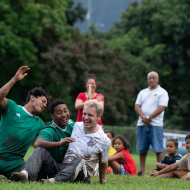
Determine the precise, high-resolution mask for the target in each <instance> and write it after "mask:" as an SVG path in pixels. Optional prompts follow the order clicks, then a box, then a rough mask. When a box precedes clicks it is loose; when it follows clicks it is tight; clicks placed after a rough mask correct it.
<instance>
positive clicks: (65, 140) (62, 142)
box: [59, 137, 75, 146]
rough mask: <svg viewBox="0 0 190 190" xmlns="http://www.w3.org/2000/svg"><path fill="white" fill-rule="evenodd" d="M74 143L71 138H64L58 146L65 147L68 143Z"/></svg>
mask: <svg viewBox="0 0 190 190" xmlns="http://www.w3.org/2000/svg"><path fill="white" fill-rule="evenodd" d="M72 142H75V139H74V138H72V137H66V138H64V139H63V140H61V141H60V143H59V146H67V145H68V144H69V143H72Z"/></svg>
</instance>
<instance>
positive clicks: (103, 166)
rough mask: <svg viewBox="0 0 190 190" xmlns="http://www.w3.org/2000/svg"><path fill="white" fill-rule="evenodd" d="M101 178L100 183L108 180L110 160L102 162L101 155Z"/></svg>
mask: <svg viewBox="0 0 190 190" xmlns="http://www.w3.org/2000/svg"><path fill="white" fill-rule="evenodd" d="M99 161H100V162H99V179H100V181H99V182H100V183H105V182H106V173H107V168H108V161H106V162H105V163H101V157H100V158H99Z"/></svg>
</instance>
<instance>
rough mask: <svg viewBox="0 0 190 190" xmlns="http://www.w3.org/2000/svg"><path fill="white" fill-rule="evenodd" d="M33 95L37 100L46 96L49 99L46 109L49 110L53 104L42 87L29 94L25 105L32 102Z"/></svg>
mask: <svg viewBox="0 0 190 190" xmlns="http://www.w3.org/2000/svg"><path fill="white" fill-rule="evenodd" d="M31 95H33V96H34V97H35V98H38V97H41V96H45V97H46V99H47V107H46V108H49V104H50V103H51V97H50V96H48V95H47V94H46V92H45V90H44V89H43V88H42V87H35V88H34V89H32V90H30V91H29V92H28V96H27V98H26V102H25V105H26V104H27V103H28V102H29V101H30V96H31Z"/></svg>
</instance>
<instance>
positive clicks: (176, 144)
mask: <svg viewBox="0 0 190 190" xmlns="http://www.w3.org/2000/svg"><path fill="white" fill-rule="evenodd" d="M168 141H171V142H173V143H174V146H175V147H176V148H178V140H177V139H168V140H167V142H168Z"/></svg>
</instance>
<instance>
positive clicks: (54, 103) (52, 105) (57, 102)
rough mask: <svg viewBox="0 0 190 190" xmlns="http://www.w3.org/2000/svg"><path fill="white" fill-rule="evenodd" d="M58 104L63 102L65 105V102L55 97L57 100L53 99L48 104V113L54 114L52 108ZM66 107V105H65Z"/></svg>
mask: <svg viewBox="0 0 190 190" xmlns="http://www.w3.org/2000/svg"><path fill="white" fill-rule="evenodd" d="M59 104H65V105H66V106H67V104H66V103H65V102H64V101H63V100H61V99H57V100H54V101H53V102H52V103H51V105H50V113H52V114H54V108H55V107H56V106H57V105H59ZM67 108H68V107H67Z"/></svg>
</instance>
